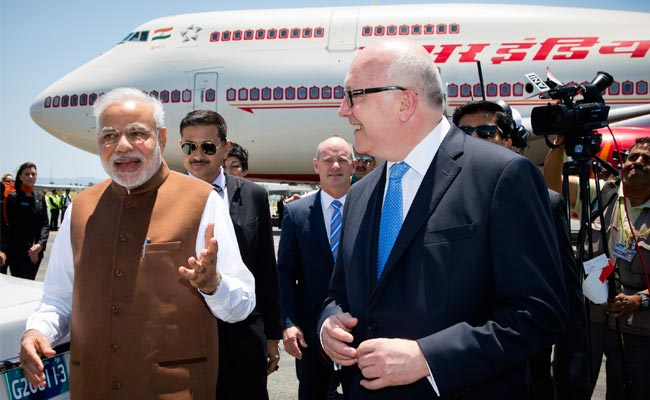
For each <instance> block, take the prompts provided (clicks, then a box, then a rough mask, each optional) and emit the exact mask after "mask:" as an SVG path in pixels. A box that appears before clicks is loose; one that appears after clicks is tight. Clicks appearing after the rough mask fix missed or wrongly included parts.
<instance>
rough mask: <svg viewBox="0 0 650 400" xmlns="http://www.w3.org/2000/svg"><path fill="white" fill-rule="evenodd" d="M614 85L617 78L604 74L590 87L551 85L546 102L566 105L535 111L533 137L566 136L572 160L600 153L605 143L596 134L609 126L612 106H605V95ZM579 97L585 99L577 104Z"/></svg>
mask: <svg viewBox="0 0 650 400" xmlns="http://www.w3.org/2000/svg"><path fill="white" fill-rule="evenodd" d="M529 79H530V78H529ZM538 79H539V78H538ZM613 81H614V78H613V77H612V76H611V75H610V74H608V73H607V72H603V71H599V72H598V74H597V75H596V77H595V78H594V80H592V81H591V83H589V84H586V85H558V84H556V83H555V82H553V81H550V80H549V81H547V82H546V84H547V85H548V87H549V88H550V89H549V90H548V91H546V92H544V93H543V94H542V95H543V96H544V98H551V99H556V100H561V101H562V102H561V103H559V104H550V103H549V104H548V105H546V106H541V107H535V108H533V110H532V112H531V115H530V120H531V124H532V127H533V133H535V134H536V135H543V136H548V135H564V136H565V137H566V140H567V146H566V150H567V154H568V155H569V156H573V155H574V154H575V153H577V154H585V155H587V156H593V155H594V154H596V153H597V152H598V151H599V150H600V143H601V139H602V138H601V137H600V136H599V135H598V136H596V135H594V130H595V129H598V128H602V127H605V126H607V124H608V123H607V117H608V115H609V106H607V105H605V101H604V100H603V95H602V92H603V91H604V90H605V89H607V88H608V87H609V86H610V85H611V84H612V82H613ZM577 95H582V97H583V99H582V100H579V101H575V102H574V98H575V96H577ZM547 140H548V139H547Z"/></svg>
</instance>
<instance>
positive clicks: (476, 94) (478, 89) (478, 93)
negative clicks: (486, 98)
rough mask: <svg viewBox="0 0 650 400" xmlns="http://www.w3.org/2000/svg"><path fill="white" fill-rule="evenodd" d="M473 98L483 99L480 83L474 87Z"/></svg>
mask: <svg viewBox="0 0 650 400" xmlns="http://www.w3.org/2000/svg"><path fill="white" fill-rule="evenodd" d="M474 97H483V88H482V87H481V84H480V83H477V84H476V85H474Z"/></svg>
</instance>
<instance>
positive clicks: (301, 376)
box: [296, 341, 334, 400]
mask: <svg viewBox="0 0 650 400" xmlns="http://www.w3.org/2000/svg"><path fill="white" fill-rule="evenodd" d="M307 344H308V347H307V348H302V347H301V348H300V350H301V351H302V359H301V360H298V359H296V375H297V376H298V382H299V383H298V399H299V400H325V399H326V398H327V391H328V388H329V382H330V377H331V376H332V375H333V374H334V367H333V366H331V365H327V362H326V361H325V359H324V358H323V356H322V355H321V353H320V344H319V343H318V342H317V341H314V342H312V343H307Z"/></svg>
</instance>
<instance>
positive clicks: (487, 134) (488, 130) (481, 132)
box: [458, 125, 503, 139]
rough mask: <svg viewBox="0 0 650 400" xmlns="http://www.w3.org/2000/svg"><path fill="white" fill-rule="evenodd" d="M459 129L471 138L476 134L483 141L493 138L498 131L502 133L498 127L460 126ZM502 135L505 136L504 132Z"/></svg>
mask: <svg viewBox="0 0 650 400" xmlns="http://www.w3.org/2000/svg"><path fill="white" fill-rule="evenodd" d="M458 128H459V129H460V130H461V131H463V132H465V133H466V134H468V135H470V136H471V135H472V133H473V132H476V135H477V136H478V137H480V138H481V139H489V138H492V137H494V135H495V134H496V133H497V131H499V132H501V129H499V127H498V126H496V125H479V126H459V127H458ZM501 134H502V135H503V132H501Z"/></svg>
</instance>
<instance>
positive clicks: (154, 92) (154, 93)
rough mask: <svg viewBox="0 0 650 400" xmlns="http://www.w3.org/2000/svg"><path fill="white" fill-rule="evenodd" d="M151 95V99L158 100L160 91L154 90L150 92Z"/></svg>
mask: <svg viewBox="0 0 650 400" xmlns="http://www.w3.org/2000/svg"><path fill="white" fill-rule="evenodd" d="M149 95H151V97H155V98H158V91H157V90H152V91H151V92H149Z"/></svg>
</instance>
